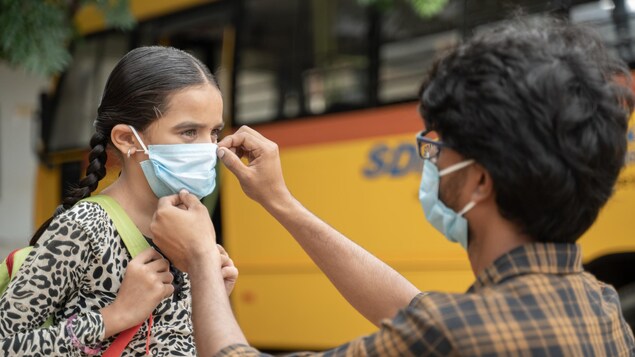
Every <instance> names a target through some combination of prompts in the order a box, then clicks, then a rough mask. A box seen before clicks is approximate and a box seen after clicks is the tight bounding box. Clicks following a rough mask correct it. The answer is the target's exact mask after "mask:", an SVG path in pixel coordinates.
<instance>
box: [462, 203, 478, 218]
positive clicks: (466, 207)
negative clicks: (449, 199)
mask: <svg viewBox="0 0 635 357" xmlns="http://www.w3.org/2000/svg"><path fill="white" fill-rule="evenodd" d="M474 206H476V202H474V201H470V203H468V204H466V205H465V207H463V209H462V210H461V212H459V213H458V215H459V216H463V215H464V214H466V213H467V211H469V210H471V209H472V208H474Z"/></svg>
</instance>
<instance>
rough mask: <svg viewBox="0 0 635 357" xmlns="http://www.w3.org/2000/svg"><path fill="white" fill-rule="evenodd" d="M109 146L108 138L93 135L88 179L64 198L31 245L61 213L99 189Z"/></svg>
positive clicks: (87, 173)
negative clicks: (107, 146)
mask: <svg viewBox="0 0 635 357" xmlns="http://www.w3.org/2000/svg"><path fill="white" fill-rule="evenodd" d="M107 144H108V137H107V136H105V135H103V134H102V133H100V132H96V133H95V134H93V137H92V138H91V139H90V147H91V150H90V153H89V154H88V167H87V168H86V177H84V178H83V179H82V180H81V181H79V186H78V187H76V188H73V189H71V190H70V192H69V193H68V196H66V197H64V199H63V200H62V202H63V203H62V205H60V206H61V207H58V208H57V209H56V210H55V215H53V216H52V217H51V218H49V219H47V220H46V221H45V222H44V223H43V224H42V225H41V226H40V228H38V230H37V231H36V232H35V234H34V235H33V237H32V238H31V241H30V242H29V244H30V245H34V244H35V243H37V241H38V239H40V236H42V234H43V233H44V231H46V229H47V228H48V226H49V225H50V224H51V221H53V218H55V216H57V215H58V214H59V213H61V212H63V211H65V210H67V209H69V208H71V207H72V206H73V205H74V204H75V203H77V202H78V201H79V200H81V199H83V198H86V197H89V196H90V194H91V193H92V192H93V191H95V190H96V189H97V185H98V184H99V181H100V180H101V179H103V178H104V176H106V159H107V158H108V156H107V155H106V145H107Z"/></svg>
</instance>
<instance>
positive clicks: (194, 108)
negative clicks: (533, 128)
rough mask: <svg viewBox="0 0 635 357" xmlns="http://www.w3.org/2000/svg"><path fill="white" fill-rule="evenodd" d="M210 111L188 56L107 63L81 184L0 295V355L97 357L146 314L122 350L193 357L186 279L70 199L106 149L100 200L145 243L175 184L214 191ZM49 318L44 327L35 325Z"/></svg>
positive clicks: (199, 71) (83, 192)
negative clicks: (115, 167) (111, 177)
mask: <svg viewBox="0 0 635 357" xmlns="http://www.w3.org/2000/svg"><path fill="white" fill-rule="evenodd" d="M222 113H223V102H222V98H221V94H220V91H219V89H218V85H217V84H216V81H215V80H214V77H213V76H212V74H211V73H210V71H209V69H207V67H206V66H205V65H203V64H202V63H201V62H200V61H198V60H197V59H196V58H194V57H193V56H191V55H189V54H187V53H185V52H183V51H180V50H177V49H174V48H165V47H142V48H137V49H134V50H132V51H130V52H129V53H128V54H126V55H125V56H124V57H123V58H122V59H121V60H120V61H119V63H118V64H117V65H116V66H115V68H114V69H113V71H112V73H111V74H110V77H109V78H108V81H107V83H106V88H105V89H104V93H103V96H102V100H101V104H100V106H99V109H98V113H97V119H96V120H95V123H94V124H95V134H94V135H93V136H92V138H91V140H90V146H91V151H90V154H89V158H88V159H89V164H88V168H87V170H86V177H85V178H83V179H82V180H81V182H80V184H79V187H77V188H76V189H74V190H73V191H72V192H71V193H70V194H69V195H68V196H67V197H65V198H64V200H63V205H62V207H61V209H58V210H57V212H56V215H55V216H54V217H52V218H51V219H49V221H48V222H46V223H45V224H44V225H43V226H42V227H41V228H40V229H39V230H38V232H36V234H35V236H34V237H33V239H32V243H31V244H34V245H35V246H34V249H33V251H32V252H31V253H30V255H29V256H28V258H27V259H26V261H25V262H24V264H23V265H22V267H21V268H20V271H19V272H18V274H17V275H16V277H15V279H14V280H13V281H12V282H11V284H10V285H9V287H8V288H7V290H6V291H5V293H4V294H3V295H2V297H0V352H2V353H0V354H2V355H12V354H13V355H46V356H50V355H64V356H84V355H97V354H101V353H102V352H103V350H104V349H105V348H107V347H108V345H109V344H110V343H111V342H112V341H113V340H114V338H115V335H116V334H117V333H119V332H120V331H123V330H125V329H127V328H129V327H132V326H135V325H137V324H139V323H141V322H143V321H145V320H146V319H147V318H148V316H149V315H150V312H153V319H152V320H151V322H152V323H150V321H146V322H145V323H144V325H143V326H142V327H141V329H140V330H139V331H138V332H137V334H136V335H135V336H134V337H133V339H132V340H131V342H130V343H129V344H128V346H127V347H126V349H125V350H124V352H123V355H124V356H143V355H145V354H146V349H149V352H151V354H152V355H153V356H195V355H196V349H195V346H194V340H193V335H192V319H191V306H190V305H191V297H190V285H189V281H188V277H187V275H186V274H184V273H181V272H179V271H178V270H176V269H175V268H173V267H171V266H169V265H168V263H167V262H166V261H165V260H163V259H162V257H161V256H160V255H159V254H158V253H156V252H155V251H153V250H151V249H149V250H147V251H144V252H143V253H142V254H140V255H139V256H137V257H136V258H135V259H131V258H130V255H129V253H128V251H127V250H126V247H125V245H124V243H123V241H122V239H121V237H120V236H119V233H118V232H117V230H116V229H115V226H114V224H113V222H112V220H111V219H110V218H109V217H108V214H107V213H106V212H105V211H104V210H103V209H102V208H101V206H99V205H97V204H95V203H91V202H80V203H77V202H78V201H79V200H81V199H82V198H85V197H88V196H90V195H91V193H92V192H93V191H94V190H95V189H96V188H97V185H98V182H99V180H101V179H102V178H103V177H104V176H105V174H106V158H107V156H106V149H107V148H110V149H112V153H113V154H114V155H116V156H117V157H118V158H119V159H120V161H121V164H122V170H121V174H120V176H119V177H118V179H117V180H116V181H115V182H114V183H113V184H112V185H110V186H108V187H107V188H105V189H104V190H103V191H102V192H101V194H104V195H107V196H110V197H111V198H113V199H114V200H115V201H116V202H117V203H118V204H119V205H120V206H121V207H122V208H123V209H124V210H125V212H126V213H127V214H128V216H129V217H130V219H131V220H132V222H134V224H135V225H136V226H137V228H138V229H139V231H140V232H141V233H142V234H143V235H144V236H146V237H148V238H150V239H151V238H152V233H151V232H150V227H149V225H150V221H151V218H152V215H153V214H154V212H155V210H156V207H157V202H158V198H160V197H163V196H166V195H171V194H175V193H178V191H179V190H181V189H187V190H188V191H189V192H191V193H193V194H195V195H197V196H198V197H199V198H201V197H203V196H206V195H208V194H209V193H211V192H212V190H213V189H214V184H215V171H214V166H215V163H216V141H217V139H218V134H219V133H220V131H221V129H222V127H223V121H222ZM76 203H77V204H76ZM224 265H225V266H224V272H225V276H226V277H227V279H226V287H227V291H228V293H229V292H230V291H231V289H232V288H233V282H234V281H235V278H236V276H237V270H236V269H235V268H234V267H233V263H231V260H230V259H229V258H228V257H226V256H225V263H224ZM126 267H128V268H127V269H128V272H127V273H126V274H125V278H124V272H125V271H126ZM172 277H174V284H172ZM172 285H174V289H175V291H174V293H173V294H172ZM166 296H169V297H168V298H165V297H166ZM163 298H165V299H163ZM157 305H158V306H157ZM49 316H52V317H53V320H54V323H53V324H52V325H51V326H50V327H46V328H40V326H41V325H42V323H43V322H44V321H45V320H46V319H47V318H48V317H49ZM148 336H149V337H148ZM146 344H149V345H148V346H146Z"/></svg>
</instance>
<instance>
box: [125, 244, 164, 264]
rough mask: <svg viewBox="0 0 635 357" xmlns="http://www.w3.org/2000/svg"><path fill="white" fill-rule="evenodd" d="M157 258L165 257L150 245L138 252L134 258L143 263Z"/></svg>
mask: <svg viewBox="0 0 635 357" xmlns="http://www.w3.org/2000/svg"><path fill="white" fill-rule="evenodd" d="M157 259H163V256H162V255H161V254H159V252H157V251H156V250H154V248H152V247H148V248H146V249H145V250H143V251H142V252H141V253H139V254H137V256H136V257H134V258H133V259H132V260H133V261H137V262H141V263H142V264H146V263H149V262H151V261H155V260H157Z"/></svg>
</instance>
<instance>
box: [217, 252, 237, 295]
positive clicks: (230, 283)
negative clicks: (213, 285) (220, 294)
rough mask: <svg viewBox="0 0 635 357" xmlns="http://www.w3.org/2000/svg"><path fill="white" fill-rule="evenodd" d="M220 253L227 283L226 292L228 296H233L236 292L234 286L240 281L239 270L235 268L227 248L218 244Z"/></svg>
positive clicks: (224, 279) (222, 269) (222, 271)
mask: <svg viewBox="0 0 635 357" xmlns="http://www.w3.org/2000/svg"><path fill="white" fill-rule="evenodd" d="M216 246H217V247H218V252H219V253H220V258H221V268H220V270H221V274H222V275H223V281H224V282H225V291H227V296H229V295H231V293H232V290H234V285H235V284H236V280H237V279H238V269H237V268H236V267H235V266H234V261H233V260H232V259H231V258H230V257H229V254H227V251H226V250H225V248H223V246H222V245H220V244H216Z"/></svg>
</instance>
